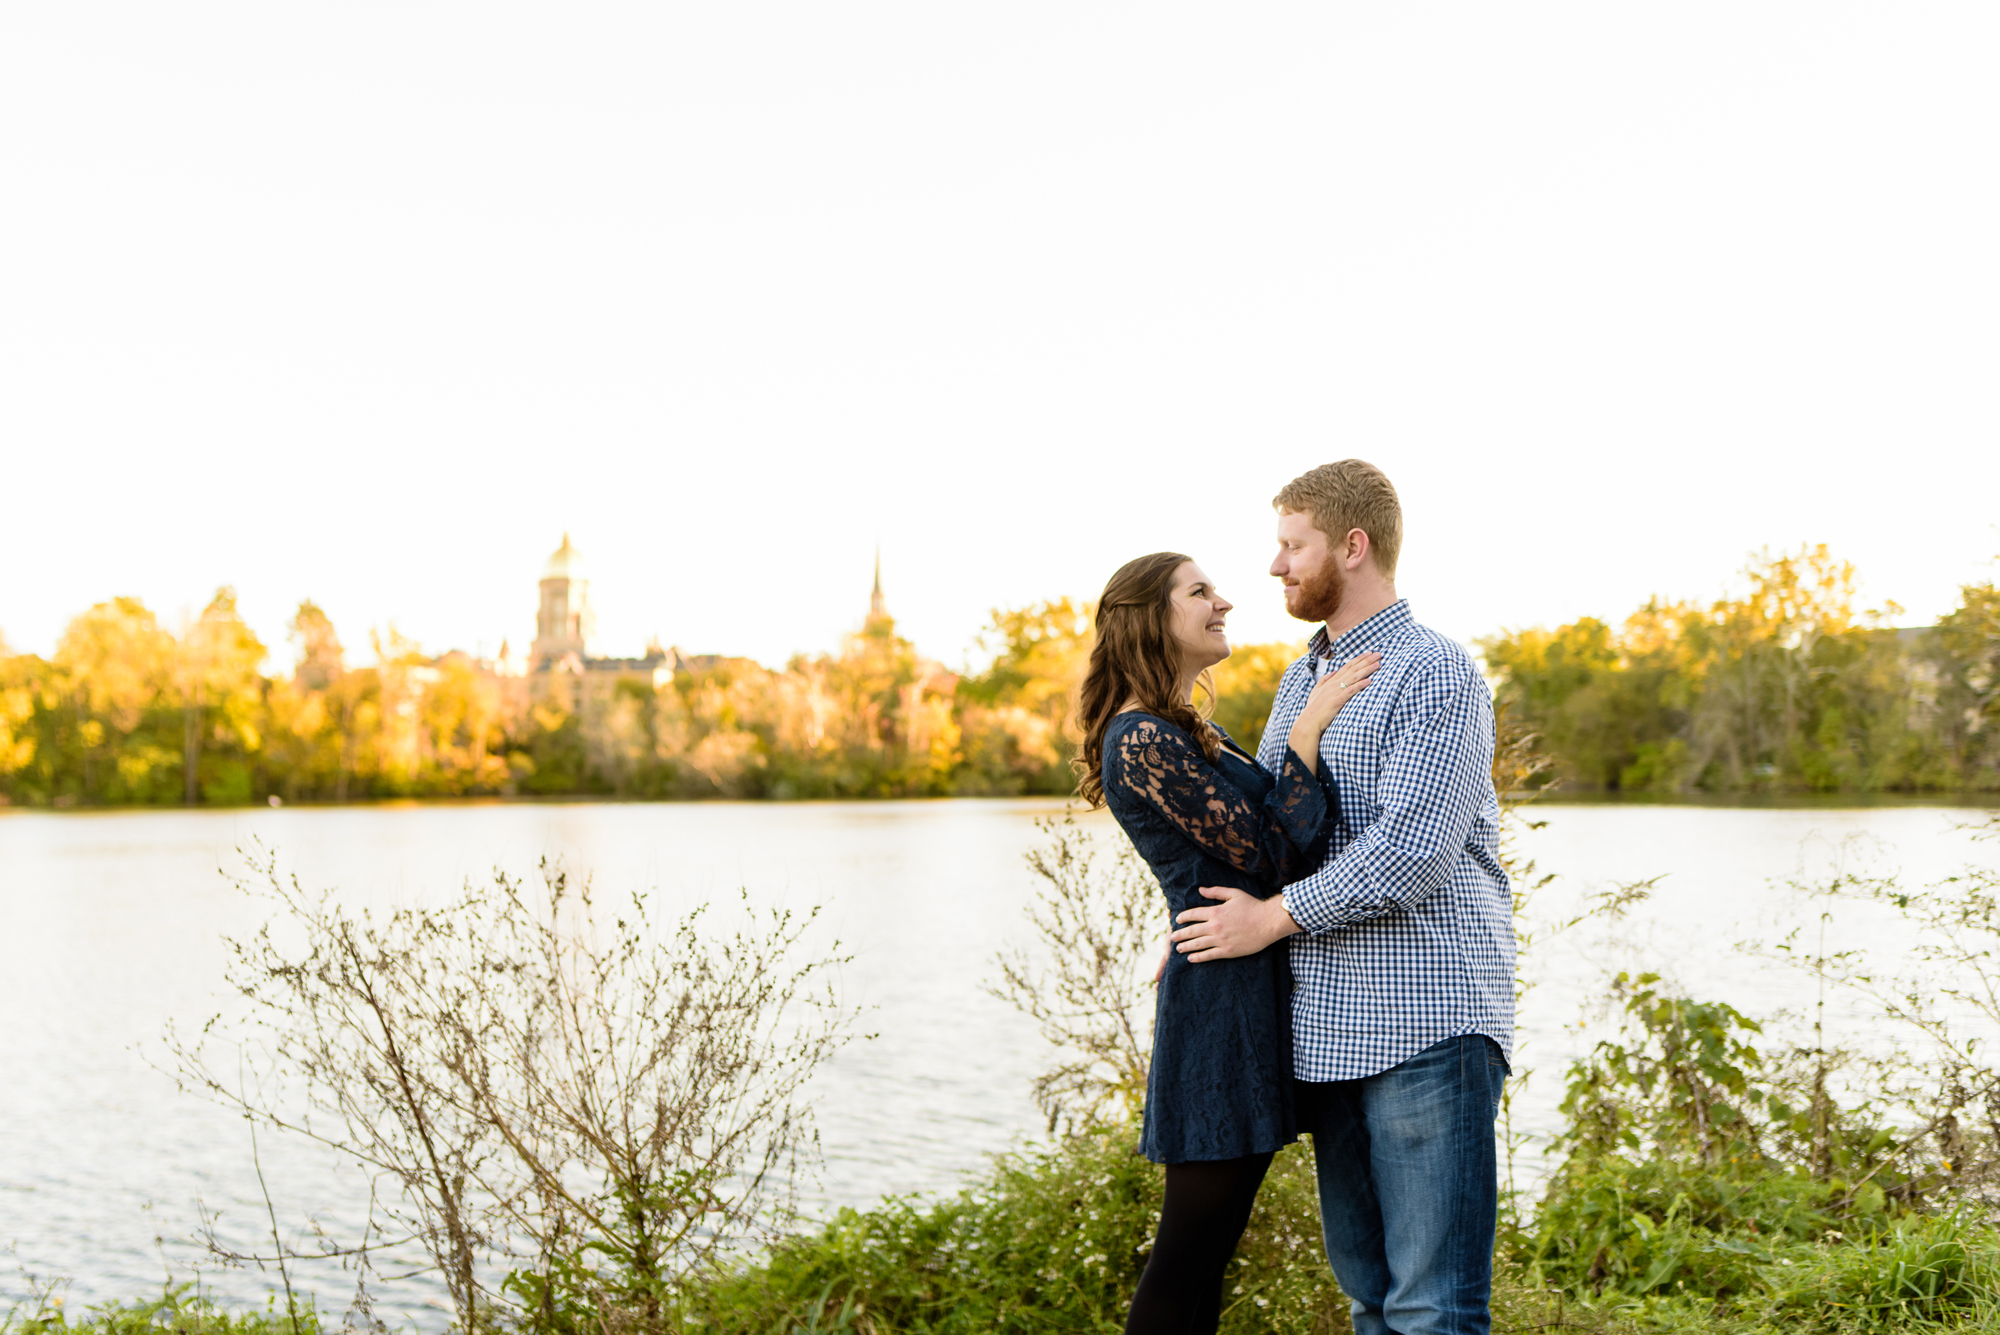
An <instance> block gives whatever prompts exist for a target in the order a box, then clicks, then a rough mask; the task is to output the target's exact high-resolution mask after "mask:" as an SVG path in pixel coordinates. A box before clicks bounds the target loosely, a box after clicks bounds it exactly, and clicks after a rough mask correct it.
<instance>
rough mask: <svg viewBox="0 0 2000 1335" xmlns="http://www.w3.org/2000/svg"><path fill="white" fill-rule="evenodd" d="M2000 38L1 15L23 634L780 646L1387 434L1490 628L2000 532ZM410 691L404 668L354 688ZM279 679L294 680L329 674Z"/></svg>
mask: <svg viewBox="0 0 2000 1335" xmlns="http://www.w3.org/2000/svg"><path fill="white" fill-rule="evenodd" d="M1996 68H2000V7H1995V6H1992V5H1988V4H1927V5H1922V6H1916V5H1868V6H1856V5H1835V4H1823V3H1815V4H1810V5H1798V6H1781V5H1762V4H1744V3H1742V2H1741V0H1732V2H1731V3H1728V4H1711V5H1701V4H1684V3H1675V4H1671V5H1655V6H1650V7H1648V6H1633V5H1603V4H1589V5H1553V4H1542V5H1534V6H1520V5H1510V6H1493V5H1473V4H1462V5H1438V4H1419V5H1393V6H1392V5H1374V6H1328V5H1318V4H1315V5H1299V6H1294V7H1272V6H1242V5H1236V6H1204V7H1202V8H1201V10H1199V11H1196V10H1193V9H1190V8H1182V7H1174V8H1168V7H1162V6H1159V5H1153V4H1148V5H1131V6H1107V5H1078V4H1075V3H1063V4H1040V5H1036V4H1020V3H1015V4H1007V5H987V6H966V5H937V4H921V5H919V4H910V5H903V6H888V5H869V4H844V5H837V6H835V5H825V4H800V5H794V6H773V5H759V4H751V3H732V4H726V5H705V6H694V5H658V4H649V5H643V6H628V7H619V6H610V5H598V6H588V7H585V6H553V5H550V6H541V7H537V8H534V9H530V8H528V7H525V6H519V5H491V4H481V5H442V4H429V5H423V6H412V5H407V4H393V5H392V4H360V3H345V4H341V5H337V6H336V5H323V6H316V7H310V6H297V5H285V6H275V5H267V4H258V5H247V4H246V5H240V6H233V7H231V6H221V5H199V4H183V5H171V6H166V5H151V4H148V5H136V4H135V5H127V6H113V5H102V4H84V3H77V4H62V5H43V6H24V5H14V6H8V7H6V8H5V9H4V10H0V451H4V460H0V568H4V569H5V570H6V572H7V575H6V577H5V578H4V580H0V633H4V634H5V635H6V637H7V638H8V640H9V641H10V642H11V643H12V644H13V645H14V647H15V648H16V649H27V650H34V651H39V652H47V651H49V650H50V649H52V648H53V646H54V643H55V640H56V637H57V636H58V634H59V633H60V631H61V628H62V626H63V624H64V623H65V622H66V621H67V620H68V618H69V617H71V616H73V615H74V614H75V613H77V612H78V611H80V610H82V609H83V608H84V607H86V606H87V605H89V604H90V603H92V602H96V601H99V600H101V599H104V598H108V597H110V596H112V595H114V594H120V593H129V594H135V595H138V596H140V597H143V598H144V599H146V600H147V602H148V603H149V604H151V605H152V606H154V607H155V608H156V609H157V610H159V611H160V612H161V613H162V614H163V615H164V616H166V617H168V618H169V619H173V618H175V617H176V616H178V615H179V614H180V613H181V612H182V611H183V609H189V608H193V609H198V608H199V607H200V605H201V604H202V603H203V602H205V601H206V599H207V597H208V595H209V593H210V592H211V591H212V589H213V588H214V587H215V586H216V585H217V584H221V583H233V584H235V585H236V586H237V587H238V589H239V591H240V595H241V599H242V604H243V606H244V609H245V611H246V613H247V614H248V616H249V617H250V619H251V620H252V622H253V624H254V625H256V626H257V628H258V629H259V630H260V632H261V633H262V634H263V635H264V637H265V638H266V640H267V642H269V643H271V644H273V646H274V647H279V648H281V647H282V645H283V639H284V631H283V623H284V621H285V620H286V618H287V617H288V616H289V615H290V612H291V610H292V608H293V607H294V606H295V605H296V603H297V601H298V600H299V598H301V597H303V596H308V595H309V596H311V597H313V598H315V599H317V600H319V601H320V602H321V603H322V604H323V605H324V606H326V607H327V608H328V609H329V611H331V612H332V613H333V615H334V618H335V620H336V622H337V624H338V625H339V627H340V629H341V631H342V633H343V637H344V638H345V639H346V641H347V643H348V645H349V647H350V650H363V649H365V645H366V643H367V630H368V627H369V626H370V625H371V624H378V623H382V622H386V621H388V620H390V619H392V618H393V619H394V620H395V621H396V622H397V624H398V625H399V626H400V627H401V629H402V630H403V631H405V632H406V633H408V634H411V635H414V636H415V637H417V638H418V639H419V640H421V641H422V642H423V643H424V644H425V645H426V646H427V647H429V648H431V649H434V650H442V649H445V648H448V647H453V646H459V647H464V648H477V647H480V646H484V647H485V648H487V649H488V650H490V649H492V648H493V647H494V646H496V645H497V643H498V642H499V640H500V639H501V637H502V636H510V637H513V638H514V640H515V642H516V643H517V644H519V643H522V642H524V641H525V640H526V639H528V638H529V637H530V635H531V634H532V629H533V615H534V604H535V581H536V579H537V578H538V577H539V574H540V568H541V563H542V561H543V560H544V558H545V557H546V556H547V554H548V552H549V551H550V550H551V549H552V548H553V547H554V546H555V545H556V543H557V541H558V540H559V538H560V536H561V534H562V532H563V530H564V529H565V528H567V529H568V530H569V531H570V532H571V533H572V535H573V536H574V538H575V541H576V543H577V546H578V547H579V548H580V549H582V551H583V552H584V553H585V555H586V557H587V558H588V559H589V561H590V563H591V566H592V569H593V571H594V574H595V579H594V589H593V592H594V596H595V600H596V604H597V607H598V613H599V627H600V632H601V635H600V641H601V647H602V649H603V650H605V651H609V652H636V651H637V650H638V648H639V646H640V644H641V643H642V641H643V640H644V639H645V637H646V636H647V635H648V634H649V633H652V632H658V633H659V634H660V635H661V636H662V637H663V638H664V639H666V640H667V641H668V642H672V643H678V644H680V645H681V646H682V647H684V648H686V649H688V650H690V651H729V652H739V653H748V654H752V655H755V656H757V657H759V658H762V659H765V660H766V661H779V660H782V659H783V658H784V657H785V656H786V655H787V654H789V653H790V652H792V651H794V650H798V649H820V648H826V647H830V646H831V645H832V644H833V643H834V642H835V641H836V640H837V638H838V636H839V634H840V633H841V632H842V631H843V630H845V629H848V628H850V627H852V626H853V625H855V624H856V623H858V621H859V619H860V616H861V614H862V613H863V611H864V610H865V604H866V596H867V589H868V580H869V567H870V561H871V559H872V554H873V550H874V545H875V543H876V542H877V541H878V540H879V541H880V542H881V544H882V549H883V553H884V564H885V573H886V583H887V586H888V592H889V598H890V605H891V607H892V609H893V610H894V611H895V612H896V613H897V614H898V616H899V617H900V618H901V620H902V622H903V625H904V628H905V629H906V631H908V632H909V633H911V634H912V635H913V637H914V638H915V639H916V640H917V641H918V643H919V644H920V645H921V646H923V647H924V648H925V649H926V650H927V651H929V652H930V653H932V654H934V655H936V656H938V657H941V658H943V659H945V660H946V661H947V662H956V661H958V660H959V658H960V656H961V654H962V653H963V651H964V649H965V647H966V645H967V643H968V642H969V640H970V639H971V636H972V634H973V632H974V631H975V629H976V628H977V627H978V625H979V624H980V623H981V622H982V621H983V619H984V616H985V612H986V609H988V608H990V607H992V606H994V605H996V604H1002V603H1020V602H1026V601H1029V600H1032V599H1037V598H1041V597H1046V596H1051V595H1055V594H1061V593H1073V594H1077V595H1089V594H1092V593H1094V592H1095V591H1096V590H1097V589H1098V588H1100V587H1101V586H1102V583H1103V581H1104V579H1105V577H1106V576H1107V575H1108V574H1109V573H1110V571H1111V570H1112V569H1113V568H1114V567H1115V566H1116V565H1117V564H1118V563H1119V562H1121V561H1123V560H1124V559H1126V558H1128V557H1130V556H1134V555H1137V554H1139V553H1142V552H1145V551H1150V550H1154V549H1157V548H1161V547H1178V548H1181V549H1183V550H1186V551H1189V552H1192V553H1193V554H1195V555H1196V556H1197V557H1198V558H1200V559H1201V560H1202V561H1203V563H1204V564H1205V565H1207V566H1208V568H1209V570H1210V573H1211V574H1212V575H1214V576H1215V577H1216V578H1217V580H1218V581H1219V582H1220V583H1221V585H1222V587H1223V589H1224V591H1225V592H1227V593H1229V594H1230V595H1231V596H1233V597H1235V598H1236V599H1237V601H1238V602H1239V604H1240V610H1239V611H1238V612H1237V614H1236V615H1235V617H1234V619H1233V626H1234V628H1235V630H1236V632H1237V635H1238V638H1239V639H1248V640H1256V639H1269V638H1278V637H1285V638H1291V637H1294V636H1296V634H1297V633H1298V629H1299V628H1297V627H1296V626H1295V624H1294V623H1290V622H1288V621H1286V620H1285V618H1284V616H1283V614H1282V610H1281V608H1280V606H1279V602H1278V599H1277V596H1276V591H1275V588H1274V587H1273V585H1272V583H1271V581H1270V580H1269V579H1268V578H1267V577H1266V576H1265V575H1264V574H1263V570H1264V565H1265V563H1266V561H1267V560H1268V555H1269V553H1268V546H1269V534H1270V529H1271V516H1270V511H1269V509H1268V501H1269V498H1270V496H1271V493H1272V492H1273V491H1275V490H1276V489H1277V487H1278V486H1279V485H1280V484H1281V483H1283V482H1284V481H1285V480H1286V479H1288V478H1289V477H1291V476H1293V475H1294V474H1296V473H1297V472H1299V471H1301V470H1303V469H1304V468H1306V467H1309V466H1311V465H1313V464H1316V463H1320V462H1324V461H1326V460H1329V459H1334V458H1339V457H1343V456H1346V455H1359V456H1361V457H1363V458H1367V459H1371V460H1373V461H1375V462H1377V463H1379V464H1380V465H1382V466H1383V467H1384V468H1385V469H1387V470H1388V472H1389V474H1390V476H1391V477H1392V478H1394V479H1395V481H1396V483H1397V485H1398V487H1399V488H1400V490H1401V492H1402V495H1403V500H1404V505H1405V509H1406V513H1407V517H1408V520H1407V533H1408V535H1407V539H1406V554H1405V557H1404V561H1403V569H1402V578H1401V581H1400V584H1401V588H1402V591H1403V592H1404V593H1405V594H1406V595H1408V596H1409V597H1410V598H1411V599H1412V601H1413V603H1414V604H1415V607H1416V609H1417V613H1418V615H1419V616H1420V617H1421V618H1423V619H1425V620H1427V621H1429V622H1431V623H1432V624H1434V625H1436V626H1438V627H1439V628H1440V629H1442V630H1445V631H1446V632H1448V633H1450V634H1453V635H1457V636H1460V637H1462V638H1470V637H1472V636H1475V635H1479V634H1483V633H1485V632H1487V631H1489V630H1491V629H1493V628H1495V627H1498V626H1502V625H1510V626H1511V625H1522V624H1530V623H1535V622H1544V623H1554V622H1556V621H1559V620H1566V619H1569V618H1572V617H1575V616H1578V615H1582V614H1592V613H1594V614H1599V615H1605V616H1607V617H1622V616H1623V615H1624V614H1625V613H1626V612H1627V611H1629V610H1630V609H1631V608H1632V607H1633V606H1634V605H1636V604H1637V603H1638V602H1639V601H1641V600H1642V599H1643V598H1644V597H1645V596H1646V595H1647V594H1649V593H1652V592H1654V591H1659V592H1661V593H1665V594H1669V595H1680V596H1699V597H1711V596H1714V595H1716V594H1718V593H1719V592H1721V591H1722V589H1723V587H1724V586H1725V584H1726V583H1728V581H1729V580H1730V579H1731V577H1732V575H1733V573H1734V572H1735V571H1736V570H1737V569H1738V568H1740V566H1741V565H1742V564H1743V561H1744V558H1745V556H1746V555H1747V553H1748V552H1749V551H1750V550H1751V549H1754V548H1757V547H1760V546H1764V545H1770V546H1773V547H1784V546H1793V545H1796V544H1798V543H1801V542H1805V541H1824V542H1828V543H1831V544H1833V546H1834V547H1835V549H1836V551H1837V552H1839V553H1840V554H1842V555H1845V556H1847V557H1849V558H1850V559H1852V560H1854V561H1855V562H1856V564H1857V565H1858V566H1859V567H1860V569H1861V572H1862V575H1863V578H1864V582H1865V586H1864V587H1865V592H1866V594H1867V595H1868V596H1869V597H1870V598H1872V599H1877V600H1879V599H1882V598H1894V599H1896V600H1898V601H1900V602H1902V603H1903V604H1904V605H1905V606H1906V607H1907V608H1908V609H1909V611H1908V613H1907V615H1906V616H1905V617H1904V618H1903V620H1904V621H1905V622H1908V623H1915V622H1918V621H1927V620H1929V619H1931V618H1933V617H1935V616H1936V615H1937V614H1939V613H1940V612H1942V611H1944V610H1946V609H1947V608H1949V607H1950V606H1951V605H1952V604H1953V602H1954V601H1955V596H1956V589H1957V586H1958V585H1960V584H1961V583H1964V582H1967V581H1969V580H1975V579H1989V578H1993V577H1994V575H1995V570H1994V567H1993V566H1992V565H1991V564H1989V561H1990V558H1992V557H1993V556H1994V555H1995V553H1996V552H2000V527H1996V524H2000V448H1996V445H1997V444H2000V441H1996V436H2000V402H1996V389H2000V377H1996V371H1997V370H2000V356H1996V354H2000V346H1997V345H2000V172H1997V171H1996V166H2000V154H1996V149H2000V79H1996V78H1995V77H1994V70H1995V69H1996ZM357 656H365V654H361V655H357ZM282 657H286V655H282V654H281V658H282Z"/></svg>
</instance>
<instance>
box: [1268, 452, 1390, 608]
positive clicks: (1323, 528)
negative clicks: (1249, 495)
mask: <svg viewBox="0 0 2000 1335" xmlns="http://www.w3.org/2000/svg"><path fill="white" fill-rule="evenodd" d="M1271 505H1272V506H1273V507H1274V508H1275V509H1279V510H1295V511H1297V512H1298V513H1300V514H1307V515H1311V516H1312V521H1313V527H1314V528H1316V529H1318V530H1319V531H1320V532H1322V533H1324V534H1326V536H1327V540H1328V541H1329V542H1331V543H1333V544H1334V545H1335V546H1338V545H1339V544H1340V543H1341V542H1343V541H1345V540H1346V538H1347V535H1348V533H1349V532H1351V531H1352V530H1354V529H1357V528H1358V529H1360V530H1361V531H1362V532H1363V533H1366V534H1367V535H1368V550H1369V551H1371V552H1373V553H1374V555H1375V568H1376V569H1377V570H1380V571H1381V572H1382V574H1383V576H1384V577H1385V578H1388V579H1394V578H1395V577H1396V557H1397V555H1398V554H1399V553H1401V551H1402V550H1403V504H1402V502H1401V501H1398V500H1397V499H1396V488H1395V487H1394V486H1393V485H1391V484H1390V482H1389V479H1388V477H1387V476H1385V475H1384V474H1383V472H1382V470H1381V469H1379V468H1377V467H1376V466H1375V465H1374V464H1371V463H1364V462H1362V461H1361V460H1359V459H1342V460H1341V461H1340V462H1339V463H1337V464H1321V465H1320V466H1319V467H1318V468H1315V469H1313V470H1312V471H1311V472H1309V473H1301V474H1299V475H1298V476H1297V477H1295V478H1293V479H1292V480H1291V481H1290V482H1287V483H1286V484H1285V485H1284V487H1283V489H1282V490H1280V491H1279V492H1278V494H1277V496H1276V497H1275V498H1273V500H1272V501H1271Z"/></svg>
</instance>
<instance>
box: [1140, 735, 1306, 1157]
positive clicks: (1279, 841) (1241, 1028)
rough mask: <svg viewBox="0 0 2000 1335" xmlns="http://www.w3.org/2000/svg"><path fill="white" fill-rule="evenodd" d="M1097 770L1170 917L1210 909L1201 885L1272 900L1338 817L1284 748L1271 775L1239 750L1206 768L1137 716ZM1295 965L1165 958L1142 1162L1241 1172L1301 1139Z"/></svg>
mask: <svg viewBox="0 0 2000 1335" xmlns="http://www.w3.org/2000/svg"><path fill="white" fill-rule="evenodd" d="M1103 765H1104V770H1103V780H1104V801H1105V805H1106V806H1108V807H1110V808H1111V814H1112V815H1113V816H1115V817H1117V818H1118V823H1119V824H1120V825H1121V826H1123V827H1124V829H1125V833H1126V834H1127V835H1128V836H1129V837H1130V838H1131V840H1132V844H1133V847H1135V848H1137V849H1138V850H1139V855H1140V856H1141V857H1143V858H1145V859H1146V862H1147V865H1149V866H1150V867H1152V869H1153V875H1154V876H1156V877H1158V878H1159V882H1160V888H1161V889H1162V890H1164V891H1165V892H1166V896H1167V907H1168V909H1169V910H1170V912H1171V913H1173V914H1176V915H1178V914H1179V913H1180V912H1181V911H1182V910H1183V909H1188V908H1194V907H1197V906H1204V907H1205V906H1209V905H1213V904H1214V903H1216V902H1217V901H1215V900H1212V899H1208V898H1206V897H1205V896H1203V895H1202V893H1201V891H1200V889H1199V888H1198V887H1200V886H1204V885H1229V886H1235V887H1236V888H1238V889H1240V890H1246V891H1248V892H1249V893H1251V894H1253V895H1255V896H1257V897H1258V898H1259V899H1268V898H1270V897H1271V896H1272V895H1274V894H1276V893H1278V891H1279V890H1281V889H1283V888H1284V885H1285V883H1286V882H1287V881H1291V880H1296V879H1297V878H1298V877H1300V876H1302V875H1304V874H1306V873H1307V872H1309V871H1311V870H1312V869H1313V868H1314V867H1316V866H1318V865H1319V862H1320V860H1321V858H1322V856H1323V855H1324V851H1325V844H1324V838H1323V833H1322V832H1323V828H1324V826H1325V825H1326V823H1327V821H1328V820H1329V816H1328V812H1329V811H1331V810H1333V809H1334V808H1333V804H1332V802H1331V801H1330V800H1329V794H1328V793H1327V791H1326V789H1325V788H1324V787H1323V786H1322V784H1321V782H1320V780H1319V779H1318V777H1316V776H1315V775H1314V774H1313V772H1312V771H1310V770H1308V769H1307V768H1306V767H1305V765H1304V764H1303V763H1302V762H1301V761H1300V760H1299V758H1298V757H1297V756H1295V755H1293V754H1292V752H1291V750H1290V749H1289V748H1287V749H1286V751H1285V768H1284V772H1283V773H1282V774H1279V775H1276V776H1273V775H1272V774H1270V773H1269V772H1268V771H1266V770H1265V769H1263V768H1262V767H1260V766H1259V765H1258V764H1257V763H1256V762H1255V761H1253V760H1251V759H1250V758H1249V757H1248V756H1246V755H1244V754H1243V753H1242V752H1240V751H1238V750H1236V749H1235V748H1234V746H1225V747H1223V748H1222V751H1221V752H1220V754H1218V755H1217V757H1216V759H1215V760H1214V761H1213V762H1210V761H1209V759H1208V757H1206V756H1204V755H1203V754H1202V751H1201V746H1200V745H1199V744H1198V743H1197V742H1196V741H1195V740H1194V739H1193V738H1192V737H1190V736H1188V734H1187V733H1186V732H1184V731H1182V730H1181V729H1180V728H1177V727H1175V726H1174V725H1173V724H1171V723H1169V722H1167V721H1166V720H1165V719H1163V718H1160V717H1159V716H1157V715H1154V714H1147V713H1143V712H1140V711H1138V710H1133V711H1131V712H1128V713H1124V714H1120V715H1118V716H1117V717H1116V718H1115V719H1113V720H1112V721H1111V726H1110V727H1109V728H1108V729H1107V730H1106V731H1105V734H1104V752H1103ZM1289 961H1290V955H1289V953H1288V951H1287V949H1286V946H1285V943H1284V942H1282V941H1280V942H1278V943H1277V944H1276V945H1273V946H1270V947H1267V948H1266V949H1264V950H1263V951H1260V952H1259V953H1257V954H1255V955H1251V956H1248V957H1246V958H1243V959H1232V960H1210V961H1208V962H1207V963H1205V964H1190V963H1189V962H1188V960H1187V958H1186V957H1185V956H1183V955H1182V954H1180V953H1179V952H1178V951H1176V952H1174V953H1173V954H1171V955H1170V956H1169V957H1168V959H1167V973H1166V977H1164V978H1163V979H1161V980H1160V992H1159V1000H1158V1006H1157V1010H1156V1012H1155V1023H1154V1028H1153V1067H1152V1073H1151V1075H1149V1076H1148V1077H1147V1081H1146V1125H1145V1131H1144V1133H1143V1135H1142V1136H1141V1138H1140V1141H1139V1152H1140V1153H1142V1154H1144V1155H1145V1156H1146V1157H1147V1158H1148V1159H1151V1160H1153V1161H1154V1162H1155V1163H1186V1162H1188V1161H1190V1160H1196V1159H1238V1158H1242V1157H1243V1156H1244V1155H1248V1154H1262V1153H1264V1152H1266V1151H1269V1150H1275V1149H1277V1148H1278V1147H1280V1146H1281V1145H1286V1144H1289V1143H1290V1142H1291V1141H1294V1140H1296V1139H1298V1133H1297V1130H1296V1128H1295V1125H1294V1119H1293V1115H1292V1026H1291V997H1290V993H1291V968H1290V963H1289Z"/></svg>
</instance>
